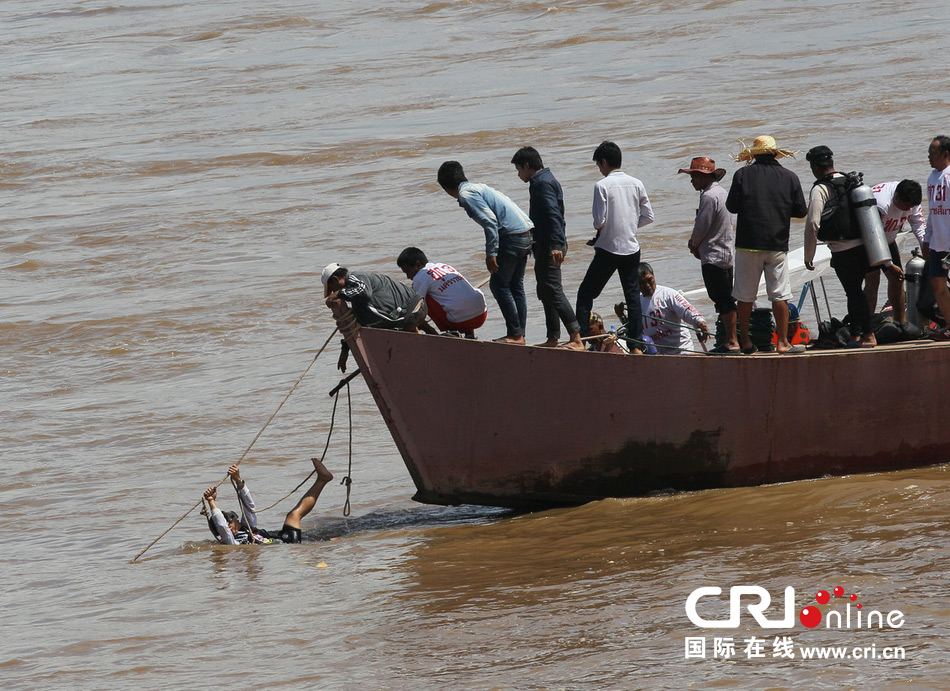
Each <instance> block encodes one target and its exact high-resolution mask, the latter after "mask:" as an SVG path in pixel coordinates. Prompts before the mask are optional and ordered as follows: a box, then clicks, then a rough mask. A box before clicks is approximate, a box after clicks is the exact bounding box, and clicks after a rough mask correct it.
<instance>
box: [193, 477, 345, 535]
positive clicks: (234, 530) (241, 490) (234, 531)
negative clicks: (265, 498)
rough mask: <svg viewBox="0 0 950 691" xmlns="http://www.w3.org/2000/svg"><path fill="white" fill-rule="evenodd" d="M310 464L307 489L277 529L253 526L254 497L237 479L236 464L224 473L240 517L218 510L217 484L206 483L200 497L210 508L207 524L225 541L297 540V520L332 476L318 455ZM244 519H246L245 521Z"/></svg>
mask: <svg viewBox="0 0 950 691" xmlns="http://www.w3.org/2000/svg"><path fill="white" fill-rule="evenodd" d="M310 460H311V461H312V462H313V468H314V470H316V471H317V479H316V481H315V482H314V483H313V485H311V487H310V489H308V490H307V492H306V494H304V495H303V496H302V497H301V498H300V501H298V502H297V505H296V506H295V507H294V508H292V509H291V510H290V511H289V512H288V513H287V517H286V518H284V525H283V527H282V528H281V529H280V532H278V533H270V532H268V531H266V530H264V529H262V528H259V527H258V526H257V513H256V508H257V507H256V506H255V505H254V499H253V498H251V492H250V491H249V490H248V488H247V484H246V483H245V482H244V480H242V479H241V469H240V468H238V466H236V465H232V466H231V467H230V468H228V475H229V476H230V477H231V479H232V480H233V481H234V482H235V484H236V485H237V493H238V499H239V500H240V502H241V505H242V507H243V513H244V516H243V517H242V516H241V514H239V513H238V512H236V511H222V510H221V509H219V508H218V504H217V498H218V489H217V487H209V488H208V489H206V490H205V493H204V498H205V500H206V501H207V502H208V506H209V507H210V508H211V515H209V516H208V527H209V528H210V529H211V532H212V534H213V535H214V537H215V539H217V541H218V542H221V543H223V544H226V545H248V544H251V543H252V542H255V543H262V544H266V543H270V542H278V541H279V542H289V543H297V542H300V537H301V534H300V520H301V519H302V518H303V517H304V516H306V515H307V514H308V513H310V512H311V511H313V507H314V506H315V505H316V503H317V497H319V496H320V492H322V491H323V488H324V487H325V486H326V485H327V483H329V482H330V480H332V479H333V475H331V474H330V471H329V470H327V469H326V468H325V467H324V465H323V463H321V462H320V459H318V458H311V459H310ZM245 519H246V521H247V522H246V523H245Z"/></svg>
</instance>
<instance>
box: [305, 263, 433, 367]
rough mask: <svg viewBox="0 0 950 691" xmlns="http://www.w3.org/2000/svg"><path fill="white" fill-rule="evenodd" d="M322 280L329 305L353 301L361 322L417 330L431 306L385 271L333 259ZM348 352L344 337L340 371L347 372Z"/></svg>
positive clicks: (358, 320)
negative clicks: (354, 267) (352, 266)
mask: <svg viewBox="0 0 950 691" xmlns="http://www.w3.org/2000/svg"><path fill="white" fill-rule="evenodd" d="M320 280H321V281H323V294H324V295H325V296H326V298H327V306H328V307H333V305H334V304H338V303H339V302H341V301H345V302H348V303H350V308H351V309H352V310H353V316H355V317H356V321H357V322H358V323H359V324H360V325H361V326H371V327H374V328H377V329H396V330H402V331H418V330H419V327H420V326H423V325H424V324H425V320H426V316H427V315H428V310H427V309H426V303H425V300H423V299H422V296H421V295H419V294H418V293H417V292H416V291H414V290H413V289H412V288H410V287H409V286H405V285H403V284H402V283H397V282H396V281H394V280H393V279H391V278H390V277H389V276H386V275H385V274H376V273H370V272H369V271H349V270H348V269H346V268H345V267H342V266H340V265H339V264H337V263H336V262H334V263H333V264H327V265H326V266H325V267H324V268H323V273H322V274H321V276H320ZM429 328H430V329H431V327H429ZM349 355H350V347H349V346H348V345H347V344H346V341H343V352H341V353H340V359H339V361H338V362H337V367H338V368H339V369H340V371H341V372H346V360H347V358H348V357H349Z"/></svg>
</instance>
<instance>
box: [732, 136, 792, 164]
mask: <svg viewBox="0 0 950 691" xmlns="http://www.w3.org/2000/svg"><path fill="white" fill-rule="evenodd" d="M739 143H740V144H741V145H742V147H743V148H742V151H740V152H739V153H737V154H733V156H732V157H733V158H734V159H735V161H736V163H740V162H742V161H751V160H753V159H754V158H755V157H756V156H761V155H762V154H772V155H773V156H775V158H785V157H787V156H791V157H792V158H795V153H796V152H794V151H792V150H790V149H780V148H779V147H778V145H777V144H776V143H775V140H774V139H773V138H772V137H770V136H768V135H767V134H763V135H762V136H761V137H756V138H755V141H754V142H752V146H746V145H745V142H744V141H742V140H741V139H740V140H739Z"/></svg>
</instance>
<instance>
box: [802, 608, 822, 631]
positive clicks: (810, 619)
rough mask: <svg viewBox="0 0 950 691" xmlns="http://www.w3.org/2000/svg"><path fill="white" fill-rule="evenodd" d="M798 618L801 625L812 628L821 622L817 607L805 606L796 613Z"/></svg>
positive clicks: (819, 611)
mask: <svg viewBox="0 0 950 691" xmlns="http://www.w3.org/2000/svg"><path fill="white" fill-rule="evenodd" d="M798 618H799V620H800V621H801V622H802V625H804V626H807V627H808V628H809V629H813V628H815V627H816V626H818V625H819V624H820V623H821V610H819V609H818V608H817V607H806V608H805V609H803V610H802V611H801V613H800V614H799V615H798Z"/></svg>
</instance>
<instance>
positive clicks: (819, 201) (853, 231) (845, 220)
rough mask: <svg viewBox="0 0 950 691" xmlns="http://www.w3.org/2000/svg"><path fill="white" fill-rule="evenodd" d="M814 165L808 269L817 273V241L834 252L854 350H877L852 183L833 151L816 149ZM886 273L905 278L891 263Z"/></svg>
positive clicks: (833, 263) (833, 262)
mask: <svg viewBox="0 0 950 691" xmlns="http://www.w3.org/2000/svg"><path fill="white" fill-rule="evenodd" d="M805 160H807V161H808V162H809V163H810V164H811V172H812V174H814V176H815V184H814V186H812V188H811V194H810V195H809V198H808V216H806V220H805V267H806V268H807V269H809V270H814V268H815V265H814V264H813V262H814V259H815V248H816V245H817V240H821V241H822V242H824V243H825V244H827V245H828V249H830V250H831V267H832V268H833V269H834V270H835V273H836V274H837V276H838V280H839V281H841V286H842V287H843V288H844V292H845V295H847V297H848V316H849V317H850V319H849V322H850V326H849V328H850V330H851V343H850V344H851V345H852V347H861V348H873V347H874V346H876V345H877V339H876V338H875V337H874V332H873V331H872V330H871V308H870V307H869V306H868V301H867V298H866V297H865V296H864V290H863V287H862V285H863V283H864V276H865V275H866V274H867V273H868V271H870V264H869V262H868V254H867V251H866V250H865V248H864V243H863V242H862V240H861V230H860V228H859V227H858V224H857V221H856V220H855V219H854V217H853V215H852V214H851V205H850V203H849V201H848V184H847V180H846V178H845V176H844V175H842V174H841V173H839V172H837V171H835V162H834V158H833V154H832V152H831V149H829V148H828V147H827V146H816V147H814V148H813V149H810V150H809V151H808V154H807V155H806V156H805ZM884 273H885V274H887V275H888V276H889V277H895V278H896V277H900V278H903V275H904V272H903V271H902V270H901V268H900V267H899V266H897V265H896V264H893V263H891V262H888V263H887V264H886V265H885V267H884Z"/></svg>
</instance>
